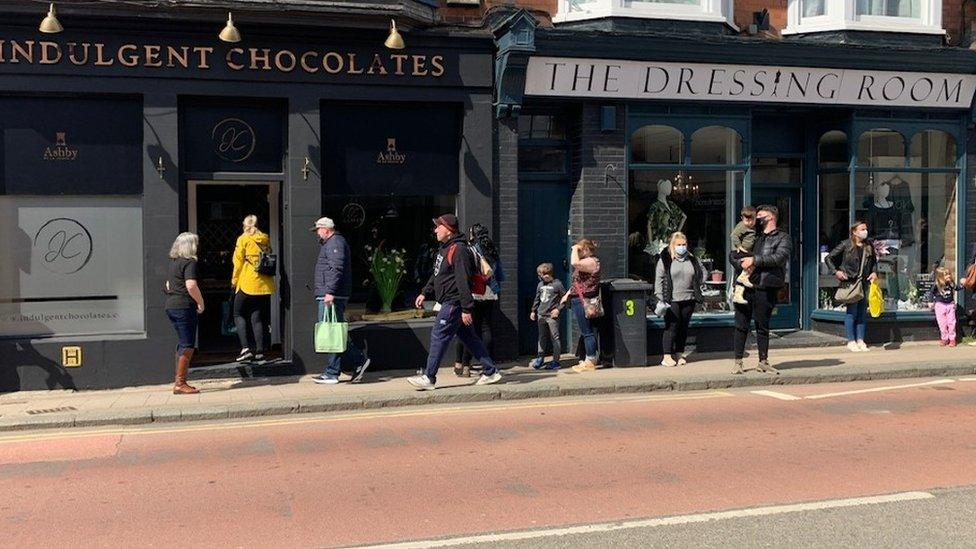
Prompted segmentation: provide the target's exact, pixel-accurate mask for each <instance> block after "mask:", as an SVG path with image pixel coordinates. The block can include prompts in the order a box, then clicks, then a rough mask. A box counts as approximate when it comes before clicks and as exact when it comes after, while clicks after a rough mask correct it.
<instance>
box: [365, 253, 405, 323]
mask: <svg viewBox="0 0 976 549" xmlns="http://www.w3.org/2000/svg"><path fill="white" fill-rule="evenodd" d="M366 254H367V263H369V274H370V276H371V277H372V279H373V284H374V285H375V286H376V293H377V294H379V296H380V304H381V305H380V313H381V314H387V313H390V312H391V311H392V310H393V299H394V298H395V297H396V295H397V292H398V291H399V288H400V280H402V279H403V275H404V274H406V272H407V269H406V263H407V261H406V255H407V251H406V250H404V249H403V248H390V249H388V248H385V247H384V246H383V245H380V246H377V247H375V248H374V247H372V246H366Z"/></svg>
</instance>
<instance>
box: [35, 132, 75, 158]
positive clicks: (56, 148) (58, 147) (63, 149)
mask: <svg viewBox="0 0 976 549" xmlns="http://www.w3.org/2000/svg"><path fill="white" fill-rule="evenodd" d="M43 158H44V160H48V161H51V162H63V161H73V160H77V159H78V149H75V148H73V147H69V146H68V139H67V132H56V133H55V134H54V144H53V145H51V146H49V147H45V148H44V155H43Z"/></svg>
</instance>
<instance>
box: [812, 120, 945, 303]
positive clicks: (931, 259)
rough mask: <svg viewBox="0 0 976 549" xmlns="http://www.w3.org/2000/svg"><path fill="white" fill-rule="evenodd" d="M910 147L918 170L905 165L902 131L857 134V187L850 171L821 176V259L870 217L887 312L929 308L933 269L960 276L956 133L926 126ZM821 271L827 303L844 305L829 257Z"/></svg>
mask: <svg viewBox="0 0 976 549" xmlns="http://www.w3.org/2000/svg"><path fill="white" fill-rule="evenodd" d="M909 152H910V154H911V168H906V167H905V164H906V156H905V153H906V150H905V141H904V139H903V138H902V135H901V134H900V133H899V132H896V131H894V130H890V129H875V130H870V131H867V132H864V133H863V134H861V137H860V138H859V139H858V166H859V168H858V169H857V170H856V171H855V174H854V178H853V181H854V183H853V184H854V188H853V189H851V188H850V181H851V178H850V174H849V173H848V172H846V171H845V172H830V171H829V170H828V171H824V170H823V169H822V170H821V174H820V193H819V208H820V216H819V218H820V219H819V223H820V245H821V247H820V252H821V259H822V258H823V256H825V255H826V253H828V252H829V251H831V250H833V249H834V247H835V246H837V245H838V244H840V243H842V242H844V241H846V240H847V238H848V235H849V226H850V225H851V220H854V221H860V222H864V223H867V225H868V235H869V238H871V239H872V241H873V242H874V246H875V254H876V256H877V257H878V273H879V285H880V286H881V289H882V291H883V293H884V296H885V309H886V310H888V311H923V310H927V309H928V304H927V303H926V302H925V293H926V291H927V290H928V288H929V287H930V286H931V281H932V276H931V275H932V271H933V269H935V268H936V267H946V268H948V269H950V271H952V272H953V273H954V274H957V275H958V274H959V273H958V267H959V263H958V261H957V258H956V246H957V240H956V238H957V237H956V230H955V228H956V224H957V215H958V212H957V205H958V201H957V196H956V192H957V180H958V175H959V174H958V170H957V169H956V168H955V165H956V144H955V138H954V137H953V136H951V135H949V134H947V133H945V132H941V131H935V130H929V131H923V132H919V133H917V134H916V135H915V136H914V137H913V138H912V141H911V147H910V151H909ZM862 166H863V167H869V168H866V169H865V168H863V167H862ZM915 168H924V169H925V171H924V173H922V172H920V171H912V170H913V169H915ZM851 196H853V202H852V203H849V202H850V198H849V197H851ZM820 269H821V271H820V275H821V276H820V296H819V305H820V307H821V308H826V309H837V310H842V309H843V307H842V306H836V305H835V304H834V303H833V299H832V296H833V293H834V290H835V289H836V287H837V285H838V281H837V279H836V278H835V277H834V273H832V272H830V269H829V268H827V266H826V265H825V264H824V263H823V262H821V265H820Z"/></svg>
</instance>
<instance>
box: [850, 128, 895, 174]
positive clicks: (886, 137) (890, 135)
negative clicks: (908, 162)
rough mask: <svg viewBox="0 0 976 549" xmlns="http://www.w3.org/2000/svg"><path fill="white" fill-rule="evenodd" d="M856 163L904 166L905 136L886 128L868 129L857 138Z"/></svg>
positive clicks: (870, 165) (880, 166)
mask: <svg viewBox="0 0 976 549" xmlns="http://www.w3.org/2000/svg"><path fill="white" fill-rule="evenodd" d="M857 165H858V166H869V167H879V168H901V167H904V166H905V138H904V137H903V136H902V134H900V133H898V132H896V131H894V130H888V129H876V130H868V131H866V132H864V133H862V134H861V137H860V138H858V140H857Z"/></svg>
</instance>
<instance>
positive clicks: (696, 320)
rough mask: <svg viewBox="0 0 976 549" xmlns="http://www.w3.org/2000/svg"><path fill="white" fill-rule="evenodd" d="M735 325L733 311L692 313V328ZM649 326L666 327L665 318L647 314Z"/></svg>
mask: <svg viewBox="0 0 976 549" xmlns="http://www.w3.org/2000/svg"><path fill="white" fill-rule="evenodd" d="M734 325H735V315H734V314H732V313H728V314H707V315H706V314H704V313H698V314H693V315H691V324H690V326H691V327H692V328H703V327H710V326H734ZM647 327H648V328H660V329H664V319H663V318H661V317H659V316H655V315H647Z"/></svg>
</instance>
